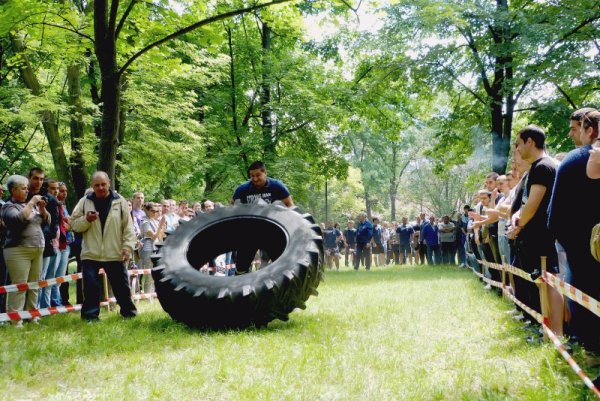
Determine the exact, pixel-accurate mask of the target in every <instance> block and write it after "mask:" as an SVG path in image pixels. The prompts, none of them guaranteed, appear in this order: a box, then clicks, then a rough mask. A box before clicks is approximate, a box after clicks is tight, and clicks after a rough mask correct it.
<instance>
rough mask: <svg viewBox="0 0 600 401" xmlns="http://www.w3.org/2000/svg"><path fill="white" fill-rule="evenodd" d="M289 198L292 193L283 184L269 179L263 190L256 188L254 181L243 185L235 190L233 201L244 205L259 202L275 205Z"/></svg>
mask: <svg viewBox="0 0 600 401" xmlns="http://www.w3.org/2000/svg"><path fill="white" fill-rule="evenodd" d="M289 196H290V191H289V190H288V189H287V187H286V186H285V184H284V183H283V182H281V181H279V180H275V179H273V178H267V182H266V184H265V185H264V186H263V187H261V188H256V187H255V186H254V185H252V181H247V182H245V183H243V184H242V185H240V186H239V187H237V189H236V190H235V192H234V194H233V200H234V201H235V200H236V199H239V200H240V201H241V202H242V203H258V202H259V200H262V201H264V202H266V203H273V202H275V201H277V200H283V199H285V198H287V197H289Z"/></svg>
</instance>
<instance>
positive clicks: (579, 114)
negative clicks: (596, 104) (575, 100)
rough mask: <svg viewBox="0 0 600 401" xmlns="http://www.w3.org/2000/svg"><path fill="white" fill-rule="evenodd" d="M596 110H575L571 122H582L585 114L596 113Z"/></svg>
mask: <svg viewBox="0 0 600 401" xmlns="http://www.w3.org/2000/svg"><path fill="white" fill-rule="evenodd" d="M594 110H596V109H594V108H592V107H584V108H583V109H579V110H575V111H574V112H573V114H571V120H573V121H579V122H581V119H582V118H583V116H584V115H585V114H587V113H589V112H590V111H594Z"/></svg>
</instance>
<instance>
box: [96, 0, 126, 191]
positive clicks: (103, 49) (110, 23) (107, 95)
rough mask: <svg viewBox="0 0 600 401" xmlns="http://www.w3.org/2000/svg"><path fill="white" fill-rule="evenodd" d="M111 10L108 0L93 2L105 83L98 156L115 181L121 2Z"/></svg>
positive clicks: (101, 71) (97, 41)
mask: <svg viewBox="0 0 600 401" xmlns="http://www.w3.org/2000/svg"><path fill="white" fill-rule="evenodd" d="M112 3H113V5H112V7H111V10H110V13H109V10H108V4H107V0H96V1H95V2H94V38H95V42H94V43H95V46H94V50H95V53H96V58H97V59H98V63H99V65H100V75H101V82H102V84H101V85H102V86H101V87H102V93H101V95H100V98H101V99H102V105H103V109H102V130H101V136H100V148H99V152H100V154H99V156H100V157H99V158H98V170H101V171H104V172H106V173H107V174H108V176H109V178H110V179H111V181H113V182H114V180H115V163H116V159H117V148H118V146H119V140H118V135H119V123H120V120H119V116H120V109H119V107H120V99H121V94H120V83H121V82H120V81H121V75H120V74H119V69H118V66H117V49H116V46H117V43H116V36H115V29H116V17H115V16H114V14H116V11H117V10H116V9H114V7H117V6H118V3H119V1H118V0H114V1H113V2H112Z"/></svg>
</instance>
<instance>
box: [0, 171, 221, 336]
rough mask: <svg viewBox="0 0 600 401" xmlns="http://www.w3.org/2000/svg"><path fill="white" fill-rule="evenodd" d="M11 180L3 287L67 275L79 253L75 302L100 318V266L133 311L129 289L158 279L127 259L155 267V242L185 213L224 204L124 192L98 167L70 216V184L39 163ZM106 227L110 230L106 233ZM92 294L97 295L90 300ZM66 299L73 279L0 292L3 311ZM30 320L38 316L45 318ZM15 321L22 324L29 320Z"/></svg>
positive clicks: (1, 257) (125, 310)
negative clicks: (48, 174) (141, 272)
mask: <svg viewBox="0 0 600 401" xmlns="http://www.w3.org/2000/svg"><path fill="white" fill-rule="evenodd" d="M5 185H6V191H7V194H6V195H7V196H4V195H5V194H4V189H5V188H4V186H0V206H1V207H2V209H1V214H0V217H1V219H0V222H1V225H0V250H2V252H0V286H4V285H8V284H22V283H31V282H37V281H40V280H50V279H53V278H56V277H62V276H65V275H66V274H67V273H68V271H67V269H68V266H69V261H73V260H76V262H77V272H83V281H84V282H85V286H83V285H82V284H81V281H77V303H83V305H84V306H83V312H82V317H84V318H85V319H87V320H97V318H98V313H99V300H100V298H101V297H102V296H103V295H104V294H100V291H101V290H100V288H101V283H100V281H99V278H98V269H99V268H101V267H102V268H103V269H104V271H105V272H106V274H107V277H108V279H109V281H110V291H111V294H112V295H114V296H115V297H116V298H117V301H118V303H119V305H120V306H121V314H122V315H124V316H126V317H132V316H135V315H136V313H137V312H136V311H135V306H134V305H133V303H131V301H130V299H131V295H133V294H136V293H152V292H154V284H153V282H152V277H151V276H150V275H131V276H130V277H128V275H127V274H126V272H125V270H124V269H123V268H122V266H123V262H125V266H127V267H128V268H129V269H134V268H150V267H152V263H151V261H150V256H151V255H152V253H153V252H156V250H157V245H159V244H160V242H161V241H163V240H164V238H165V236H166V235H167V234H169V233H172V232H173V231H174V230H175V229H176V228H177V227H178V225H179V224H180V222H181V221H182V220H189V219H191V218H192V217H193V216H195V215H196V214H199V213H210V212H211V211H212V210H214V209H215V207H220V206H222V205H221V204H218V203H217V204H215V203H214V202H212V201H210V200H206V201H204V202H194V203H193V205H192V207H189V203H188V202H187V201H185V200H182V201H180V202H176V201H175V200H173V199H163V200H161V201H160V202H145V201H144V194H143V193H142V192H136V193H135V194H134V195H133V197H132V198H131V199H130V200H129V199H125V198H123V197H122V196H121V195H119V194H117V193H116V192H115V191H113V190H112V189H111V188H110V180H109V179H108V176H106V174H105V173H102V172H98V173H96V174H95V175H94V177H93V178H92V185H91V187H90V189H88V191H87V192H86V195H85V196H84V197H83V198H82V199H81V200H80V201H79V202H78V204H77V206H76V207H75V210H74V211H73V215H72V216H71V214H70V213H69V211H68V209H67V206H66V203H65V202H66V199H67V196H68V190H67V186H66V185H65V183H63V182H58V181H56V180H53V179H51V178H48V177H46V176H45V173H44V171H43V170H42V169H41V168H39V167H35V168H32V169H31V170H30V171H29V173H28V175H27V177H25V176H20V175H13V176H10V177H8V179H7V181H6V184H5ZM96 220H98V224H94V222H95V221H96ZM107 230H108V231H110V235H104V234H106V233H107V232H108V231H107ZM111 230H112V231H111ZM84 238H85V240H84ZM84 244H85V245H84ZM82 245H83V247H82ZM126 254H127V255H126ZM223 256H224V257H223V258H220V259H219V258H217V259H215V260H213V261H211V262H213V263H212V266H211V267H212V273H215V272H217V273H218V272H220V273H221V274H223V273H224V274H227V273H228V271H227V270H228V269H227V265H228V264H230V263H231V261H230V260H226V259H225V256H230V255H223ZM139 278H141V280H140V279H139ZM86 295H87V296H86ZM86 299H87V300H88V301H89V300H94V301H93V302H91V303H92V305H87V304H86V302H85V300H86ZM96 300H98V302H96ZM67 305H71V300H70V292H69V283H68V282H66V283H62V284H59V285H56V284H55V285H50V286H47V287H42V288H41V289H36V288H32V289H29V290H27V291H25V292H16V293H9V294H1V295H0V313H5V312H19V311H22V310H31V309H40V308H48V307H56V306H67ZM31 321H32V322H33V323H38V322H39V318H37V317H36V318H33V319H32V320H31ZM14 325H15V326H16V327H19V328H20V327H22V325H23V321H22V320H20V321H15V322H14Z"/></svg>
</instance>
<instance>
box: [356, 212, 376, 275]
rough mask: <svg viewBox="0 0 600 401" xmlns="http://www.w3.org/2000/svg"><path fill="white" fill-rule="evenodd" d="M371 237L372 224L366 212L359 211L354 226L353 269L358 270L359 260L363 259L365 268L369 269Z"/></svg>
mask: <svg viewBox="0 0 600 401" xmlns="http://www.w3.org/2000/svg"><path fill="white" fill-rule="evenodd" d="M372 239H373V224H372V223H371V222H370V221H369V220H368V219H367V215H366V213H359V215H358V227H356V257H355V258H354V270H358V267H359V266H360V261H361V260H364V265H365V269H366V270H367V271H368V270H371V240H372Z"/></svg>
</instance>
